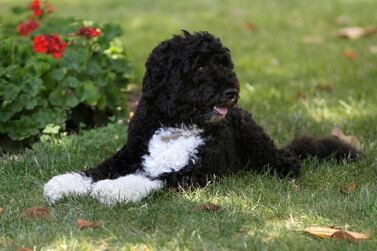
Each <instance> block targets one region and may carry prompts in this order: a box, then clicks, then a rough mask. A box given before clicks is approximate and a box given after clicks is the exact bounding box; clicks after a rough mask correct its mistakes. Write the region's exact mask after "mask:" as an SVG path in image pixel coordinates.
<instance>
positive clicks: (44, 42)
mask: <svg viewBox="0 0 377 251" xmlns="http://www.w3.org/2000/svg"><path fill="white" fill-rule="evenodd" d="M65 47H67V43H65V42H63V40H62V39H61V38H60V37H59V36H58V35H39V36H36V37H35V38H34V40H33V51H34V52H37V53H47V54H50V55H52V56H53V57H54V58H61V56H62V55H63V53H64V50H65Z"/></svg>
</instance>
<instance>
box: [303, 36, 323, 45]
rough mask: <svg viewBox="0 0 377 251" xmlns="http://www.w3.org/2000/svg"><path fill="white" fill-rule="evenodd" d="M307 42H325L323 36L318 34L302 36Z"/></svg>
mask: <svg viewBox="0 0 377 251" xmlns="http://www.w3.org/2000/svg"><path fill="white" fill-rule="evenodd" d="M302 42H304V43H305V44H323V38H322V37H321V36H318V35H308V36H305V37H303V38H302Z"/></svg>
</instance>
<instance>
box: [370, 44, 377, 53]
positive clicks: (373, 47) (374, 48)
mask: <svg viewBox="0 0 377 251" xmlns="http://www.w3.org/2000/svg"><path fill="white" fill-rule="evenodd" d="M369 51H370V52H371V53H373V54H377V45H371V46H369Z"/></svg>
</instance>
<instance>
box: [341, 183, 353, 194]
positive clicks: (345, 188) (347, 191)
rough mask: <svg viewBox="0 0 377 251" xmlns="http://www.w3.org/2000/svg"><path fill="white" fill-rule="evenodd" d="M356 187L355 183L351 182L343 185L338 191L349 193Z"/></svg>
mask: <svg viewBox="0 0 377 251" xmlns="http://www.w3.org/2000/svg"><path fill="white" fill-rule="evenodd" d="M356 188H357V184H356V183H351V184H349V185H347V186H345V187H343V188H342V189H341V190H340V191H341V192H342V193H344V194H350V193H352V192H354V191H355V190H356Z"/></svg>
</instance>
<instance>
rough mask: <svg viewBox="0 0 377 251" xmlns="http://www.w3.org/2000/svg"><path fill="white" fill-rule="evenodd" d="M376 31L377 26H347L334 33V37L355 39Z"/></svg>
mask: <svg viewBox="0 0 377 251" xmlns="http://www.w3.org/2000/svg"><path fill="white" fill-rule="evenodd" d="M375 33H377V26H368V27H358V26H354V27H347V28H343V29H341V30H339V31H338V32H336V33H335V36H336V37H339V38H345V39H351V40H356V39H359V38H362V37H366V36H370V35H372V34H375Z"/></svg>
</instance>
